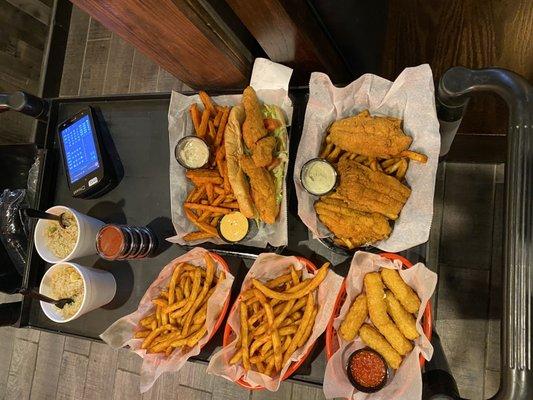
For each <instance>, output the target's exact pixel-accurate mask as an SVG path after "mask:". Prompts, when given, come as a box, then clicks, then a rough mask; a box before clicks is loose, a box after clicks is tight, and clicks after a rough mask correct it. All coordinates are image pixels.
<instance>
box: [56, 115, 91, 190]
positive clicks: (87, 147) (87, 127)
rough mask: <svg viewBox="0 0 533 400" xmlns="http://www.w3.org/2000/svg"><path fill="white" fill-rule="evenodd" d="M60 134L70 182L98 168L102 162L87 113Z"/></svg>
mask: <svg viewBox="0 0 533 400" xmlns="http://www.w3.org/2000/svg"><path fill="white" fill-rule="evenodd" d="M60 134H61V139H62V141H63V150H64V153H65V159H66V161H67V170H68V175H69V179H70V183H74V182H76V181H78V180H80V179H81V178H83V177H84V176H85V175H87V174H88V173H90V172H92V171H94V170H96V169H98V167H99V166H100V164H99V163H98V153H97V152H96V143H95V141H94V135H95V132H93V130H92V127H91V122H90V121H89V117H88V116H87V115H85V116H83V117H82V118H80V119H79V120H77V121H76V122H74V123H73V124H72V125H69V126H67V127H66V128H65V129H63V130H62V131H61V132H60Z"/></svg>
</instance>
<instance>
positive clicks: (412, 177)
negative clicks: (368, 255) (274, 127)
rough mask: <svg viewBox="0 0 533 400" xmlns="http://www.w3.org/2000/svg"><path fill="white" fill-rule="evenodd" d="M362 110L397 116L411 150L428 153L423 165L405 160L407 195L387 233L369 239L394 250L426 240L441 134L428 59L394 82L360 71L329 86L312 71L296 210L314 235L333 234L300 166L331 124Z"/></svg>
mask: <svg viewBox="0 0 533 400" xmlns="http://www.w3.org/2000/svg"><path fill="white" fill-rule="evenodd" d="M366 109H368V110H369V111H370V114H372V115H387V116H392V117H397V118H402V119H403V129H404V131H405V133H406V134H408V135H409V136H411V137H412V138H413V143H412V144H411V147H410V149H411V150H415V151H418V152H421V153H423V154H425V155H427V156H428V162H427V163H426V164H420V163H418V162H415V161H411V162H409V169H408V170H407V174H406V180H407V184H408V185H409V186H410V187H411V189H412V193H411V196H410V197H409V199H408V200H407V202H406V203H405V206H404V207H403V210H402V212H401V214H400V217H399V218H398V219H397V220H396V221H394V229H393V231H392V234H391V235H390V237H389V238H388V239H385V240H382V241H381V242H378V243H375V244H373V246H375V247H377V248H379V249H381V250H384V251H390V252H399V251H402V250H406V249H408V248H411V247H413V246H416V245H418V244H420V243H425V242H426V241H427V240H428V238H429V230H430V228H431V219H432V216H433V194H434V190H435V176H436V173H437V164H438V157H439V149H440V134H439V122H438V120H437V114H436V110H435V94H434V83H433V75H432V73H431V68H430V67H429V65H427V64H424V65H420V66H418V67H413V68H406V69H405V70H403V72H402V73H401V74H400V75H399V76H398V78H397V79H396V80H395V81H394V82H390V81H388V80H386V79H383V78H380V77H379V76H377V75H372V74H365V75H363V76H361V77H360V78H359V79H357V80H355V81H354V82H352V83H351V84H349V85H348V86H346V87H342V88H337V87H335V86H333V84H332V83H331V81H330V80H329V78H328V76H327V75H325V74H323V73H319V72H314V73H312V74H311V79H310V81H309V102H308V103H307V109H306V112H305V119H304V126H303V131H302V138H301V140H300V144H299V146H298V153H297V154H296V161H295V166H294V183H295V186H296V195H297V197H298V215H299V216H300V218H301V219H302V221H303V222H304V223H305V225H307V227H308V228H309V230H310V231H311V232H312V233H313V236H314V237H315V238H316V237H319V238H323V237H328V236H332V235H331V232H330V231H329V230H328V229H327V228H326V227H325V226H324V225H323V224H322V223H321V222H320V221H319V220H318V217H317V215H316V213H315V209H314V207H313V204H314V203H315V201H317V200H318V197H317V196H313V195H310V194H309V193H307V192H306V191H305V189H304V188H303V186H302V184H301V182H300V170H301V169H302V166H303V164H304V163H305V162H306V161H308V160H310V159H311V158H315V157H318V154H319V152H320V147H321V145H322V141H323V139H324V137H325V134H326V130H327V128H328V127H329V125H330V124H331V123H333V122H334V121H336V120H338V119H342V118H346V117H349V116H353V115H356V114H358V113H359V112H361V111H363V110H366Z"/></svg>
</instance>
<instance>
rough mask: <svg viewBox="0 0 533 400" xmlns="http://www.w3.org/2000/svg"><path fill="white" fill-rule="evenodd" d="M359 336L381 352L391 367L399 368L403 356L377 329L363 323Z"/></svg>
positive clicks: (369, 345)
mask: <svg viewBox="0 0 533 400" xmlns="http://www.w3.org/2000/svg"><path fill="white" fill-rule="evenodd" d="M359 336H361V340H362V341H363V342H365V343H366V344H367V345H368V347H370V348H371V349H373V350H375V351H377V352H378V353H379V354H381V355H382V356H383V358H384V359H385V361H386V362H387V364H389V366H390V367H391V368H394V369H398V368H399V367H400V364H401V363H402V357H401V356H400V355H399V354H398V352H397V351H396V350H394V349H393V348H392V346H391V345H390V344H389V342H387V341H386V340H385V338H384V337H383V336H381V335H380V333H379V332H378V331H377V330H375V329H374V328H372V327H371V326H370V325H368V324H363V326H362V327H361V329H360V330H359Z"/></svg>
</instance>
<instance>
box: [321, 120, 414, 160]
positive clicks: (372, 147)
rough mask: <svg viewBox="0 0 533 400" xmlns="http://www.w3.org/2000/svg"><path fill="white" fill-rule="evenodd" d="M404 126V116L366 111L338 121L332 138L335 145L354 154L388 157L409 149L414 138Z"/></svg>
mask: <svg viewBox="0 0 533 400" xmlns="http://www.w3.org/2000/svg"><path fill="white" fill-rule="evenodd" d="M401 126H402V120H401V119H398V118H392V117H378V116H374V117H372V116H370V113H369V112H368V110H365V111H363V112H361V113H359V114H357V115H356V116H354V117H349V118H344V119H341V120H338V121H335V122H334V123H333V124H332V125H331V127H330V128H329V132H330V134H329V138H330V139H331V142H332V143H333V144H334V145H336V146H338V147H340V148H341V149H342V150H345V151H349V152H350V153H355V154H361V155H363V156H367V157H383V158H387V157H390V156H394V155H396V154H398V153H400V152H401V151H403V150H407V149H408V148H409V146H410V145H411V142H412V141H413V139H412V138H411V137H410V136H407V135H406V134H405V133H404V132H403V130H402V128H401Z"/></svg>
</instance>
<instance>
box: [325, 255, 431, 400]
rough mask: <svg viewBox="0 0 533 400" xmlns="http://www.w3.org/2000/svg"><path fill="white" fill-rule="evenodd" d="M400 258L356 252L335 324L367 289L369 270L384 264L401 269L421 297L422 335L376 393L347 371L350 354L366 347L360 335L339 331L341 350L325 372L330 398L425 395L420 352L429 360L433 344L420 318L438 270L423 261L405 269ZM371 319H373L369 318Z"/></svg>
mask: <svg viewBox="0 0 533 400" xmlns="http://www.w3.org/2000/svg"><path fill="white" fill-rule="evenodd" d="M401 267H402V263H401V262H400V261H399V260H393V261H392V260H388V259H386V258H383V257H380V256H379V255H377V254H372V253H367V252H364V251H358V252H356V253H355V255H354V257H353V259H352V263H351V265H350V271H348V275H347V276H346V300H345V301H344V303H343V305H342V307H341V310H340V313H339V316H338V317H337V318H335V321H334V322H333V327H334V328H335V330H337V329H338V328H339V326H340V324H341V322H342V321H343V320H344V317H345V315H346V313H347V312H348V309H349V308H350V305H351V304H352V302H353V300H354V299H355V297H357V296H358V295H359V294H360V293H361V291H362V290H363V278H364V276H365V275H366V274H367V273H369V272H375V271H379V270H380V269H381V268H391V269H397V270H400V276H401V277H402V279H403V280H404V281H405V283H407V284H408V285H409V286H411V287H412V288H413V290H414V291H415V292H416V293H417V294H418V297H420V301H421V305H420V309H419V310H418V315H417V319H416V329H417V331H418V332H419V333H420V336H419V337H418V338H417V339H416V340H415V341H414V348H413V350H412V351H411V352H410V353H409V354H408V355H407V356H405V357H404V359H403V361H402V364H401V365H400V368H399V369H398V370H397V371H396V372H395V373H394V376H393V377H392V379H390V378H389V379H390V380H389V383H388V384H387V385H386V386H385V387H384V388H383V389H381V390H380V391H378V392H376V393H363V392H359V391H357V390H356V389H354V387H353V386H352V384H351V383H350V381H349V380H348V376H347V375H346V365H347V363H348V357H349V356H350V354H352V353H353V352H354V351H355V350H357V349H360V348H362V347H365V344H363V342H362V341H361V339H360V338H359V337H357V338H356V340H355V341H352V342H347V341H345V340H344V339H343V338H341V337H340V335H336V337H337V342H338V344H339V350H337V352H335V354H333V356H332V357H331V358H330V359H329V360H328V363H327V365H326V372H325V374H324V385H323V388H324V394H325V396H326V398H328V399H330V398H334V397H343V398H348V399H349V398H352V399H354V400H363V399H365V400H389V399H395V400H416V399H421V398H422V373H421V371H420V363H419V354H422V355H423V356H424V358H425V359H426V360H428V361H429V360H430V359H431V357H432V356H433V346H432V345H431V343H430V342H429V340H428V339H427V338H426V336H425V335H424V332H423V330H422V325H421V324H420V320H421V319H422V316H423V314H424V310H425V308H426V304H427V302H428V301H429V299H430V298H431V296H432V295H433V292H434V291H435V286H436V285H437V274H435V273H434V272H432V271H430V270H429V269H428V268H426V266H425V265H424V264H422V263H418V264H415V265H413V266H412V267H411V268H409V269H403V270H402V269H401ZM366 322H367V323H371V322H370V319H367V321H366Z"/></svg>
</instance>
